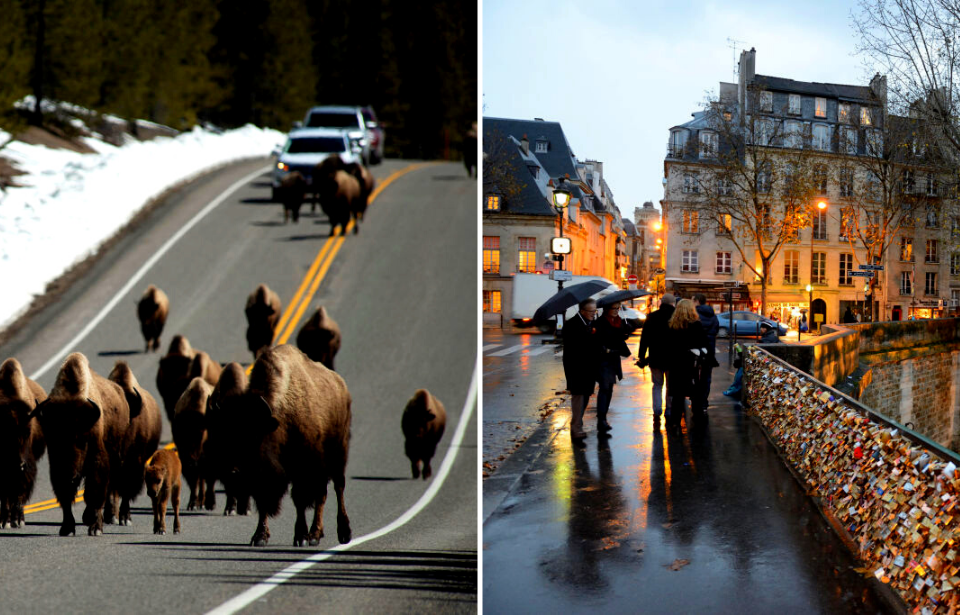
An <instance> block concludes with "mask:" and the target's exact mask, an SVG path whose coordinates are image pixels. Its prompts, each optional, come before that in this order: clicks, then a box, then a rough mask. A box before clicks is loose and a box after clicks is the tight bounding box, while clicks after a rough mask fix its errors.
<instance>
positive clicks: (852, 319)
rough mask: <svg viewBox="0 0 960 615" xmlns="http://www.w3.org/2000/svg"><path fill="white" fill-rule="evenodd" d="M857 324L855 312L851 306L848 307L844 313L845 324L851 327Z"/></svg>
mask: <svg viewBox="0 0 960 615" xmlns="http://www.w3.org/2000/svg"><path fill="white" fill-rule="evenodd" d="M856 322H857V317H856V316H854V315H853V311H851V310H850V306H849V305H848V306H847V311H846V312H844V313H843V324H845V325H849V324H854V323H856Z"/></svg>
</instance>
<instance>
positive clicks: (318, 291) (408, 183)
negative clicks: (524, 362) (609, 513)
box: [0, 160, 479, 613]
mask: <svg viewBox="0 0 960 615" xmlns="http://www.w3.org/2000/svg"><path fill="white" fill-rule="evenodd" d="M267 164H268V161H267V160H257V161H251V162H249V163H243V164H238V165H234V166H231V167H229V168H226V169H223V170H221V171H218V172H215V173H212V174H210V175H208V176H206V177H204V178H203V179H201V180H198V181H197V182H194V183H193V184H191V185H189V186H187V187H185V188H184V189H182V190H180V191H178V192H177V193H176V194H174V195H173V196H171V197H170V198H169V199H168V200H167V202H166V203H165V204H164V205H163V206H162V207H160V208H159V209H158V210H157V211H155V212H154V213H152V214H151V215H150V216H149V217H148V218H147V219H146V220H145V221H144V222H143V224H141V225H140V227H139V228H137V229H136V230H134V231H133V232H131V233H129V234H128V235H127V236H126V237H124V238H123V239H122V240H120V241H119V242H118V243H117V245H115V246H114V247H113V248H112V249H111V250H109V252H108V253H107V254H105V255H104V257H103V258H102V259H100V261H99V262H98V263H97V264H96V265H95V266H94V267H93V269H92V270H91V271H90V272H89V273H88V274H87V275H85V276H84V277H83V279H82V280H80V281H78V282H77V283H76V284H75V285H74V286H73V287H71V288H70V290H68V291H67V292H66V293H65V294H64V296H63V297H62V298H61V299H60V300H59V301H58V302H57V303H56V304H54V305H52V306H51V307H49V308H48V309H46V310H44V311H43V312H42V313H40V314H38V315H37V316H36V317H35V318H34V319H33V320H32V321H31V322H30V323H29V324H28V325H27V326H25V327H24V328H23V329H22V330H21V331H19V332H18V333H17V334H16V335H14V336H13V337H12V338H11V339H10V340H9V341H8V342H7V343H6V344H5V345H4V346H2V347H0V359H2V358H5V357H10V356H14V357H17V358H18V359H19V360H20V362H21V363H22V364H23V365H24V369H25V371H26V372H27V373H28V374H32V375H36V376H37V380H38V381H39V382H40V384H41V385H42V386H43V387H44V388H45V389H46V390H48V391H49V390H50V388H51V387H52V385H53V381H54V379H55V377H56V372H57V369H58V367H59V364H60V362H61V361H62V358H63V354H64V352H65V351H80V352H83V353H84V354H86V355H87V357H88V358H89V359H90V362H91V365H92V367H93V368H94V369H95V370H96V371H97V372H99V373H100V374H102V375H106V374H107V373H109V371H110V369H111V368H112V367H113V364H114V362H115V361H117V360H125V361H127V362H128V363H129V364H130V366H131V368H132V369H133V371H134V373H135V374H136V376H137V378H138V379H139V380H140V383H141V385H142V386H143V387H144V388H146V389H147V390H149V391H150V392H151V393H152V394H153V395H154V396H155V397H157V398H158V399H159V395H158V393H157V390H156V384H155V380H156V372H157V362H158V360H159V358H160V356H161V355H162V354H163V353H164V352H166V347H167V345H168V344H169V341H170V339H171V338H172V336H173V335H175V334H177V333H182V334H184V335H186V336H187V338H188V339H189V340H190V342H191V344H192V345H193V346H194V347H195V348H197V349H201V350H205V351H207V352H208V353H209V354H210V355H211V356H212V357H213V358H214V359H215V360H217V361H220V362H221V363H226V362H228V361H239V362H241V363H244V364H245V365H246V364H249V363H250V361H251V360H252V356H251V354H250V353H249V351H247V349H246V340H245V336H244V333H245V327H246V322H245V319H244V314H243V307H244V303H245V301H246V297H247V295H248V294H249V293H250V292H252V291H253V289H254V288H255V287H256V286H257V284H259V283H261V282H263V283H266V284H268V285H269V286H270V287H271V288H273V289H274V290H275V291H276V292H277V293H278V294H279V295H280V297H281V300H282V301H283V302H284V309H285V310H286V309H287V307H288V304H290V303H291V300H292V299H293V298H294V297H295V296H297V295H298V294H299V296H300V300H301V302H304V307H303V309H302V310H300V309H297V310H290V318H289V320H290V321H291V323H292V324H291V325H290V326H289V333H290V335H289V339H290V342H291V343H292V342H293V341H294V340H295V339H296V331H298V330H299V328H300V326H301V325H302V323H303V322H304V321H305V320H306V319H307V318H308V317H309V316H310V314H312V312H313V311H314V310H315V309H316V307H317V306H318V305H321V304H322V305H324V306H325V307H326V308H327V310H328V312H329V313H330V314H331V315H332V316H333V318H334V319H336V320H337V322H338V323H339V324H340V327H341V330H342V333H343V347H342V349H341V351H340V353H339V354H338V355H337V359H336V365H337V371H338V373H340V374H341V376H343V378H344V380H345V381H346V382H347V385H348V386H349V388H350V393H351V396H352V398H353V428H352V440H351V449H350V459H349V463H348V466H347V486H346V506H347V510H348V513H349V515H350V519H351V525H352V527H353V535H354V539H355V540H354V542H355V543H358V544H356V546H355V547H353V548H352V549H349V550H345V551H337V552H335V553H330V552H324V550H325V549H331V548H333V547H335V546H336V544H337V543H336V537H335V536H336V532H335V527H336V507H335V506H328V507H327V510H326V517H325V519H324V522H325V526H326V530H327V531H326V537H325V538H324V539H323V541H321V544H320V546H319V548H294V547H292V546H291V545H292V541H293V521H294V509H293V506H292V503H291V502H290V501H289V497H288V498H287V499H286V500H285V504H284V509H283V512H282V514H281V515H280V516H279V517H277V518H276V519H273V520H271V531H272V537H271V543H270V545H269V546H267V547H266V548H262V549H255V548H252V547H249V546H248V543H249V539H250V537H251V535H252V534H253V531H254V529H255V525H256V517H255V515H251V516H248V517H223V516H222V515H221V511H222V506H223V503H224V500H223V495H222V493H219V494H218V502H217V505H218V510H217V511H215V512H206V511H205V512H186V511H185V510H184V511H183V515H182V522H183V533H182V534H180V535H173V534H168V535H167V536H162V537H161V536H154V535H153V534H152V532H151V530H152V523H151V518H150V512H149V499H148V498H147V497H146V495H145V494H142V495H141V496H140V497H139V498H138V499H137V500H136V502H135V504H134V525H133V526H132V527H119V526H116V525H110V526H106V528H105V534H104V536H103V537H100V538H91V537H88V536H87V535H86V528H85V527H83V526H78V532H77V533H78V535H77V536H76V537H69V538H61V537H59V536H58V535H57V530H58V526H59V523H60V519H61V512H60V510H59V509H58V508H53V509H51V510H40V511H38V512H33V513H30V514H28V515H27V524H26V526H25V527H23V528H21V529H19V530H0V545H2V547H0V548H2V549H3V558H0V596H2V599H0V604H2V610H3V611H29V612H37V611H46V612H91V611H103V612H114V611H126V612H143V611H147V610H156V609H164V610H168V611H171V612H177V611H179V612H188V613H201V612H206V611H209V610H212V609H215V608H217V607H220V606H221V605H224V604H225V603H228V601H231V600H233V601H234V602H229V603H228V606H229V607H230V608H233V607H238V606H239V607H245V608H248V610H250V611H252V612H277V611H283V612H291V611H316V610H318V609H320V608H324V609H328V608H329V609H335V610H338V611H343V610H349V611H355V610H365V611H367V610H369V611H373V610H377V611H381V610H390V611H395V610H398V609H401V610H422V609H437V608H439V609H444V610H464V611H471V610H475V609H476V606H475V605H476V600H477V594H476V587H477V585H476V583H477V580H476V571H477V533H476V527H477V522H476V519H477V467H476V440H477V436H476V434H477V419H476V408H475V405H476V387H477V385H478V384H479V383H478V382H476V379H477V377H478V376H477V373H476V372H477V344H476V341H477V333H476V332H477V322H478V320H477V310H476V288H477V283H476V282H477V278H476V275H477V274H476V241H477V240H476V237H477V227H476V210H475V205H476V190H477V186H476V182H475V180H470V179H468V178H467V177H466V176H465V174H464V172H463V168H462V166H461V165H456V164H429V165H417V166H412V165H414V164H415V163H411V162H408V161H396V160H388V161H386V162H385V163H384V164H382V165H380V166H378V167H375V168H374V174H375V175H376V176H377V179H378V182H380V183H383V182H385V181H390V182H391V183H390V184H389V185H387V186H386V187H385V189H383V190H382V191H381V192H380V193H379V194H378V195H377V198H376V199H375V201H374V202H373V203H372V204H371V206H370V208H369V209H368V212H367V218H366V220H365V221H364V223H363V224H362V225H361V227H360V233H359V234H358V235H353V234H351V235H349V236H347V237H345V238H339V239H329V238H328V233H329V225H328V224H327V222H326V219H325V217H324V216H323V214H322V213H320V212H317V214H316V215H315V216H312V215H310V214H309V212H308V210H309V208H308V207H304V210H305V211H307V212H308V213H306V214H305V215H303V216H302V217H301V220H300V223H299V224H298V225H294V224H286V225H285V224H283V222H282V210H281V207H280V205H279V204H276V203H269V202H268V201H267V198H268V196H269V185H268V183H267V178H268V176H267V175H265V174H264V173H261V172H260V171H263V172H265V171H266V169H267ZM411 167H412V168H411ZM198 216H200V217H198ZM158 254H159V256H158ZM131 280H135V281H134V282H133V283H132V284H131ZM151 283H153V284H156V285H157V286H159V287H160V288H162V289H164V291H165V292H166V293H167V295H168V296H169V297H170V300H171V311H170V317H169V319H168V321H167V325H166V328H165V329H164V334H163V338H162V340H161V342H162V348H161V352H159V353H152V354H144V353H143V352H142V350H143V339H142V337H141V335H140V332H139V324H138V322H137V319H136V308H135V305H134V304H135V303H136V301H137V299H138V297H139V295H140V294H141V293H142V292H143V289H144V288H146V286H147V285H148V284H151ZM127 287H128V288H127ZM111 302H113V303H114V305H113V306H112V307H111V308H110V309H107V310H105V309H104V308H105V306H110V305H111ZM298 305H299V303H298ZM298 315H299V317H298ZM286 329H287V328H286V327H285V328H284V330H286ZM421 387H423V388H427V389H429V390H430V391H431V392H433V393H434V394H435V395H436V396H437V397H438V398H440V399H441V400H442V401H443V402H444V404H445V405H446V409H447V413H448V422H447V430H446V433H445V434H444V438H443V441H442V442H441V445H440V447H439V448H438V451H437V456H436V457H435V458H434V464H433V465H434V471H435V472H436V473H437V474H436V476H435V477H434V478H432V479H430V480H429V481H414V480H412V479H411V478H410V473H409V463H408V461H407V459H406V457H405V456H404V454H403V438H402V434H401V432H400V414H401V412H402V410H403V407H404V405H405V403H406V401H407V399H408V398H409V397H410V396H411V395H412V394H413V392H414V391H415V390H416V389H417V388H421ZM169 440H170V428H169V425H168V424H167V422H166V417H164V434H163V441H164V442H168V441H169ZM444 459H446V460H447V466H448V467H447V468H446V470H445V471H443V472H438V470H439V469H441V464H442V463H443V462H444ZM441 481H442V484H440V482H441ZM435 483H436V485H437V486H438V487H439V488H437V487H433V488H431V485H434V484H435ZM330 494H331V496H330V497H331V498H332V497H333V492H332V489H331V491H330ZM51 497H52V490H51V488H50V482H49V474H48V466H47V464H46V457H44V460H43V463H42V466H41V469H40V477H39V479H38V484H37V488H36V490H35V492H34V496H33V498H32V501H33V502H40V501H44V500H47V499H49V498H51ZM334 501H335V500H334ZM185 505H186V498H185V497H184V500H183V506H184V507H185ZM81 510H82V504H76V505H75V513H76V514H77V515H78V518H79V513H80V511H81ZM168 515H169V513H168ZM398 519H401V520H402V521H404V522H405V524H403V525H400V526H399V527H396V525H397V524H394V525H391V524H392V523H394V522H395V521H397V520H398ZM168 525H169V520H168ZM382 528H387V532H386V533H384V534H383V535H379V534H376V535H375V537H374V538H372V539H367V540H364V539H365V537H370V535H371V533H374V532H377V531H378V530H381V529H382ZM317 554H320V555H319V559H321V560H322V561H319V562H316V563H315V564H314V565H313V566H311V567H306V566H304V567H303V568H304V569H303V570H302V571H301V572H299V574H297V575H295V576H292V577H290V578H289V580H287V581H286V582H285V583H284V584H282V585H279V586H277V585H269V586H262V585H260V586H258V584H260V583H261V582H263V581H264V580H266V579H269V578H270V577H272V576H273V575H274V574H276V573H278V572H280V571H282V570H284V569H286V568H287V567H288V566H290V565H292V564H296V563H297V562H300V561H301V560H304V559H306V558H308V557H310V556H312V555H314V556H316V555H317ZM251 587H254V588H256V587H260V588H261V589H260V590H256V593H253V594H251V593H244V592H246V591H247V590H248V589H250V588H251ZM264 587H267V588H270V587H273V589H272V591H269V592H267V593H262V589H263V588H264ZM238 596H242V597H241V598H239V599H238V598H237V597H238ZM238 600H239V601H238Z"/></svg>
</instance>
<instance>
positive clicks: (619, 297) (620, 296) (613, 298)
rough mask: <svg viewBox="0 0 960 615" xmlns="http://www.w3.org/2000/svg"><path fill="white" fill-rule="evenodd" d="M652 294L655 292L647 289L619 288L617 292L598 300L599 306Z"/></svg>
mask: <svg viewBox="0 0 960 615" xmlns="http://www.w3.org/2000/svg"><path fill="white" fill-rule="evenodd" d="M652 294H653V293H651V292H649V291H646V290H618V291H617V292H615V293H610V294H609V295H607V296H605V297H603V298H601V299H600V300H598V301H597V307H607V306H608V305H610V304H612V303H620V302H621V301H629V300H630V299H636V298H637V297H646V296H647V295H652Z"/></svg>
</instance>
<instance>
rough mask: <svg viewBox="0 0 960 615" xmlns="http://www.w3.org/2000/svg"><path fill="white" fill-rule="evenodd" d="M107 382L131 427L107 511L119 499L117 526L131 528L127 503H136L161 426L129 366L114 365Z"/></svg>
mask: <svg viewBox="0 0 960 615" xmlns="http://www.w3.org/2000/svg"><path fill="white" fill-rule="evenodd" d="M107 379H108V380H110V381H112V382H116V383H117V384H118V385H120V388H121V389H123V395H124V397H125V398H126V399H127V405H128V406H129V407H130V425H129V426H128V427H127V434H126V438H125V441H126V442H125V446H126V449H125V451H126V452H125V454H124V455H123V457H122V460H121V463H122V464H123V465H122V467H121V470H120V474H121V478H120V482H119V483H111V484H110V492H111V495H110V497H111V499H112V505H111V506H110V509H111V510H116V508H117V499H118V498H121V502H120V518H119V523H120V525H130V524H131V521H132V520H131V518H130V502H132V501H133V500H134V499H136V497H137V496H138V495H140V491H141V490H142V489H143V464H144V463H145V462H146V460H147V459H148V458H149V457H150V455H152V454H153V453H154V452H155V451H156V450H157V445H159V444H160V432H161V430H162V429H163V423H162V421H161V419H160V406H158V405H157V400H156V399H154V398H153V395H151V394H150V392H149V391H147V390H146V389H144V388H143V387H141V386H140V383H139V382H137V379H136V377H135V376H134V375H133V372H132V371H130V366H129V365H127V364H126V363H125V362H123V361H117V363H116V365H114V366H113V371H111V372H110V375H109V376H107ZM111 520H112V519H111V518H110V517H109V516H108V517H107V518H106V519H105V521H106V522H107V523H110V522H111Z"/></svg>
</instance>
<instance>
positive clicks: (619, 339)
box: [597, 303, 634, 431]
mask: <svg viewBox="0 0 960 615" xmlns="http://www.w3.org/2000/svg"><path fill="white" fill-rule="evenodd" d="M633 331H634V328H633V327H631V326H630V325H628V324H627V323H625V322H624V321H623V319H622V318H620V304H619V303H612V304H610V305H608V306H605V307H604V308H603V317H602V318H601V319H600V320H599V321H598V322H597V341H598V342H599V343H600V370H599V373H598V374H597V384H598V385H599V390H598V391H597V429H598V430H599V431H610V429H611V426H610V423H608V422H607V410H609V409H610V399H611V398H612V397H613V385H614V384H616V382H617V380H623V368H622V367H621V366H620V361H621V360H622V359H623V358H624V357H629V356H630V350H629V349H628V348H627V338H628V337H630V334H631V333H633Z"/></svg>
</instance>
